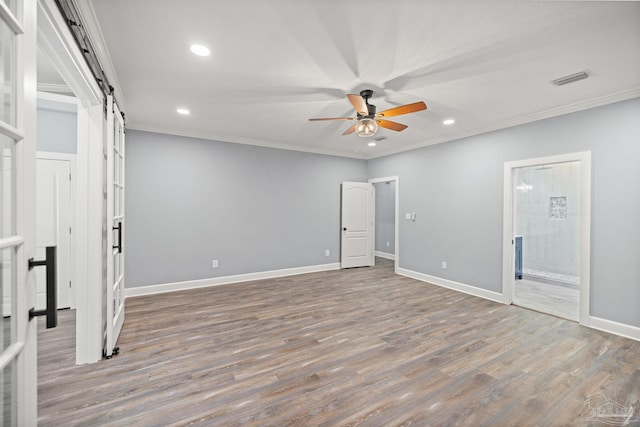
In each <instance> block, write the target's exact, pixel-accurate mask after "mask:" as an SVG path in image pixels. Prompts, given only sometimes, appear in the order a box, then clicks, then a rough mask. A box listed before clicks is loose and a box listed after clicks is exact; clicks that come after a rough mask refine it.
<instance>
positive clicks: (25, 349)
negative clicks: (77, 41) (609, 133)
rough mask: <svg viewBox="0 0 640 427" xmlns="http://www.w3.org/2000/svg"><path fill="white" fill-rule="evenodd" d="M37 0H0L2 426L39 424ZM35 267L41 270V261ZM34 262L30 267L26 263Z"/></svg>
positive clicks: (0, 371) (0, 342)
mask: <svg viewBox="0 0 640 427" xmlns="http://www.w3.org/2000/svg"><path fill="white" fill-rule="evenodd" d="M36 5H37V4H36V2H33V1H18V2H16V1H11V2H9V1H4V2H0V27H1V28H0V30H1V31H0V47H1V48H0V82H1V83H2V84H1V85H0V296H1V297H2V298H0V299H2V300H3V302H4V304H1V305H0V311H1V314H2V315H1V316H0V321H2V324H1V325H0V401H1V402H2V410H1V411H2V413H1V414H0V425H3V426H5V425H6V426H32V425H36V424H37V418H38V407H37V399H38V397H37V393H38V388H37V370H38V367H37V344H36V343H37V341H36V321H35V318H34V317H33V315H35V314H36V313H35V299H36V298H35V296H36V291H35V277H34V271H33V269H32V268H36V263H34V262H33V261H41V260H40V259H35V260H33V261H31V262H30V261H29V260H30V259H31V258H34V257H35V210H36V208H35V191H36V186H35V178H36V176H35V164H36V163H35V159H36V139H35V135H36V93H35V86H36V85H35V83H36V68H35V66H36V63H35V62H36V12H37V10H36ZM37 265H38V266H37V268H43V267H42V266H41V265H40V264H39V263H38V264H37ZM30 267H31V268H30Z"/></svg>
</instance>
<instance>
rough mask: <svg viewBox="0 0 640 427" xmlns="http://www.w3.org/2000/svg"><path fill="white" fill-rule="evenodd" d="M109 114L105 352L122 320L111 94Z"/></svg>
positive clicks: (120, 136)
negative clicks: (108, 229)
mask: <svg viewBox="0 0 640 427" xmlns="http://www.w3.org/2000/svg"><path fill="white" fill-rule="evenodd" d="M109 103H110V105H112V108H111V109H110V114H109V116H108V118H107V129H108V131H109V133H110V134H109V137H108V140H107V141H108V145H109V147H108V148H107V153H108V154H107V188H108V189H109V190H108V192H107V212H108V217H109V219H108V221H109V223H110V225H111V230H112V233H111V234H110V235H109V239H108V242H107V244H108V246H107V247H108V248H110V249H109V257H108V260H107V295H106V303H107V307H106V308H107V310H106V313H107V333H106V344H105V355H106V357H107V358H109V357H111V356H112V354H114V353H116V354H117V352H118V348H117V347H116V343H117V342H118V336H119V335H120V331H121V330H122V324H123V323H124V250H125V248H124V229H125V228H124V222H125V221H124V220H125V216H124V191H125V180H124V159H125V157H124V156H125V144H124V135H125V133H124V119H123V117H122V114H120V110H119V109H118V105H117V104H116V103H115V102H114V100H113V98H111V97H110V99H109Z"/></svg>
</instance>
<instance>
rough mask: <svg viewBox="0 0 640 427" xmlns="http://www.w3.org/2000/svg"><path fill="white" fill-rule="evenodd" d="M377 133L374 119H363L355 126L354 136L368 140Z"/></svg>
mask: <svg viewBox="0 0 640 427" xmlns="http://www.w3.org/2000/svg"><path fill="white" fill-rule="evenodd" d="M376 132H378V124H377V123H376V121H375V120H374V119H370V118H364V119H360V120H358V124H356V135H358V136H359V137H361V138H368V137H371V136H373V135H375V134H376Z"/></svg>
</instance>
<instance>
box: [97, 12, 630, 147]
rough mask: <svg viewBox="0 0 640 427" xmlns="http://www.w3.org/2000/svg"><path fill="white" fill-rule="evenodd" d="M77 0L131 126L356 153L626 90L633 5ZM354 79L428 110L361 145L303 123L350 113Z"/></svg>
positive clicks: (381, 95)
mask: <svg viewBox="0 0 640 427" xmlns="http://www.w3.org/2000/svg"><path fill="white" fill-rule="evenodd" d="M89 1H90V3H89V4H90V5H91V6H92V7H93V13H94V14H95V18H96V20H97V22H98V25H99V29H100V31H101V33H102V34H101V35H99V34H97V33H96V32H95V28H93V29H92V28H89V29H90V31H92V32H93V37H94V38H97V37H102V38H103V40H104V41H105V42H106V45H107V47H108V51H109V55H110V61H111V63H112V64H105V68H106V69H107V71H109V70H110V69H111V67H113V70H115V76H111V78H112V79H113V82H112V83H113V84H114V85H115V86H116V90H117V95H118V98H119V99H120V102H121V104H123V109H124V110H125V112H126V113H127V125H128V127H129V128H134V129H143V130H152V131H159V132H163V133H171V134H181V135H188V136H197V137H204V138H208V139H216V140H222V141H229V142H240V143H249V144H256V145H266V146H273V147H282V148H292V149H296V150H302V151H311V152H319V153H329V154H337V155H342V156H349V157H360V158H372V157H378V156H381V155H385V154H389V153H393V152H399V151H404V150H408V149H411V148H417V147H420V146H425V145H429V144H434V143H439V142H444V141H448V140H451V139H455V138H459V137H461V136H467V135H474V134H478V133H482V132H486V131H488V130H493V129H499V128H503V127H508V126H513V125H515V124H519V123H525V122H529V121H533V120H537V119H541V118H545V117H550V116H554V115H559V114H564V113H566V112H571V111H577V110H580V109H584V108H589V107H592V106H596V105H604V104H608V103H611V102H615V101H618V100H622V99H629V98H633V97H637V96H640V3H637V2H596V1H592V2H577V1H569V2H528V1H517V2H506V1H496V2H467V1H465V2H458V1H413V0H396V1H376V0H367V1H363V0H350V1H345V0H322V1H321V0H317V1H314V0H291V1H281V0H271V1H263V0H233V1H225V0H208V1H206V0H200V1H198V0H180V1H175V0H171V1H169V0H136V1H131V0H111V1H104V0H89ZM192 43H200V44H204V45H206V46H208V47H209V48H210V49H211V51H212V54H211V56H209V57H206V58H202V57H197V56H195V55H193V54H192V53H191V52H190V51H189V46H190V45H191V44H192ZM585 70H586V71H587V72H588V73H589V75H590V77H589V78H588V79H587V80H583V81H580V82H577V83H573V84H570V85H567V86H562V87H557V86H554V85H552V84H551V83H550V82H551V80H553V79H556V78H558V77H562V76H565V75H568V74H573V73H576V72H579V71H585ZM365 88H367V89H373V90H374V96H373V98H372V100H371V101H370V103H372V104H375V105H377V107H378V111H382V110H385V109H388V108H392V107H394V106H398V105H402V104H406V103H412V102H416V101H425V102H426V103H427V105H428V110H427V111H421V112H417V113H413V114H409V115H405V116H398V117H394V118H393V120H394V121H397V122H400V123H404V124H406V125H408V126H409V128H408V129H406V130H405V131H403V132H394V131H391V130H387V129H380V131H379V132H378V134H377V135H376V136H375V137H374V138H379V137H386V139H384V140H381V141H379V142H378V145H377V146H376V147H373V148H370V147H368V146H367V142H369V140H368V139H365V138H359V137H357V136H356V135H355V134H352V135H350V136H341V134H342V132H343V131H344V130H346V129H347V128H348V127H349V126H351V124H352V123H351V122H344V121H336V122H309V121H308V118H311V117H341V116H345V117H346V116H355V112H354V111H353V108H352V107H351V104H350V103H349V102H348V101H347V99H346V97H345V95H346V94H348V93H358V92H359V91H360V90H362V89H365ZM178 107H187V108H189V109H190V110H191V115H190V116H187V117H185V116H180V115H178V114H176V108H178ZM450 117H452V118H455V120H456V123H455V125H453V126H443V125H442V120H443V119H445V118H450Z"/></svg>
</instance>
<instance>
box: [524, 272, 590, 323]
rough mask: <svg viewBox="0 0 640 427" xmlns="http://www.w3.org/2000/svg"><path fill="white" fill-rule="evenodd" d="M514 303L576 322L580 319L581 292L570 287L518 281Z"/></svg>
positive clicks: (532, 281)
mask: <svg viewBox="0 0 640 427" xmlns="http://www.w3.org/2000/svg"><path fill="white" fill-rule="evenodd" d="M513 303H514V304H515V305H519V306H520V307H525V308H530V309H532V310H536V311H540V312H542V313H548V314H552V315H554V316H559V317H562V318H563V319H568V320H573V321H574V322H577V321H578V320H579V319H580V291H579V290H578V289H575V288H571V287H568V286H559V285H552V284H550V283H544V282H539V281H535V280H531V279H522V280H517V281H516V285H515V289H514V292H513Z"/></svg>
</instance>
